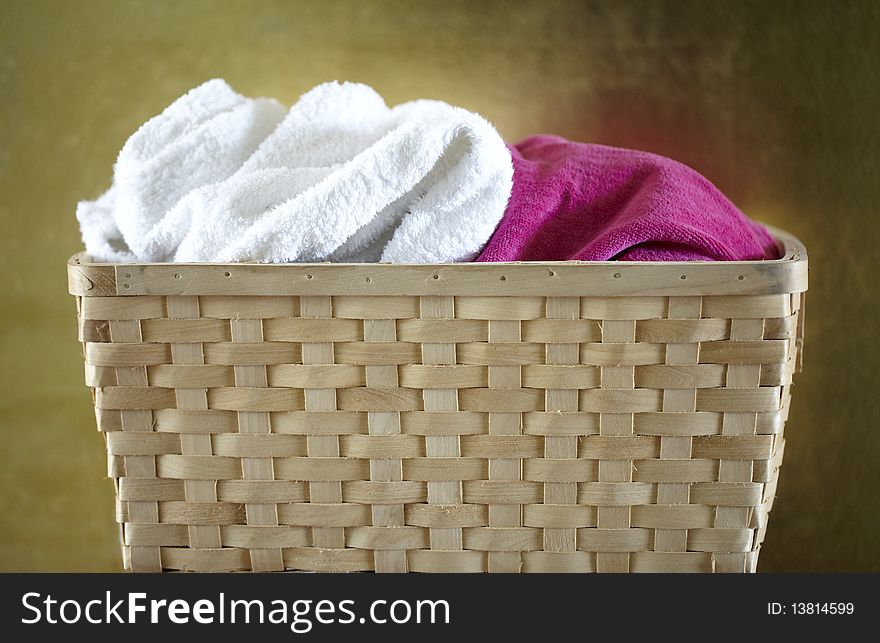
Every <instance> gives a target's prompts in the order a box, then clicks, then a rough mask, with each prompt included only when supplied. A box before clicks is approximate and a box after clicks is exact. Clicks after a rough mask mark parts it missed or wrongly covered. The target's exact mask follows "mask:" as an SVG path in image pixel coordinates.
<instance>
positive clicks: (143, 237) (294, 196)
mask: <svg viewBox="0 0 880 643" xmlns="http://www.w3.org/2000/svg"><path fill="white" fill-rule="evenodd" d="M285 111H286V110H285V109H284V108H283V107H282V106H281V105H280V104H279V103H277V102H276V101H274V100H269V99H262V98H260V99H251V98H246V97H243V96H241V95H239V94H237V93H235V92H234V91H233V90H232V89H230V88H229V86H228V85H227V84H226V83H225V82H223V81H222V80H212V81H208V82H207V83H205V84H203V85H201V86H199V87H197V88H195V89H193V90H192V91H190V92H188V93H187V94H185V95H184V96H182V97H181V98H179V99H178V100H177V101H176V102H175V103H173V104H172V105H171V106H169V107H168V108H167V109H166V110H165V111H164V112H162V113H161V114H160V115H158V116H156V117H154V118H153V119H151V120H150V121H148V122H147V123H145V124H144V125H143V126H142V127H141V128H140V129H139V130H138V131H137V132H136V133H135V134H134V135H133V136H132V137H131V138H130V139H129V140H128V142H127V143H126V144H125V146H124V147H123V149H122V151H121V152H120V154H119V158H118V160H117V162H116V165H115V168H114V177H113V185H112V187H111V188H110V190H108V192H106V193H105V194H104V195H102V196H101V197H100V198H98V199H97V200H95V201H87V202H81V203H80V204H79V206H78V208H77V218H78V220H79V222H80V228H81V231H82V235H83V240H84V242H85V244H86V250H87V252H88V253H89V254H90V255H91V256H92V257H93V259H95V260H97V261H113V262H125V261H190V262H196V261H219V262H228V261H260V262H287V261H354V262H357V261H392V262H409V263H414V262H424V263H433V262H447V261H462V260H468V259H472V258H473V257H474V256H476V254H477V253H478V252H479V251H480V250H481V248H482V247H483V246H484V245H485V242H486V240H487V239H488V238H489V237H490V236H491V234H492V232H493V231H494V229H495V227H496V226H497V224H498V221H499V220H500V219H501V216H502V214H503V213H504V209H505V206H506V204H507V200H508V198H509V196H510V191H511V182H512V173H513V169H512V165H511V158H510V154H509V152H508V150H507V148H506V147H505V145H504V142H503V140H502V139H501V137H500V136H499V135H498V133H497V132H496V131H495V129H494V128H493V127H492V126H491V125H490V124H489V123H488V122H487V121H486V120H484V119H483V118H482V117H480V116H478V115H476V114H473V113H471V112H468V111H466V110H464V109H461V108H457V107H453V106H451V105H448V104H446V103H443V102H439V101H428V100H420V101H413V102H409V103H404V104H401V105H398V106H396V107H393V108H390V109H389V108H388V107H387V106H386V105H385V103H384V101H383V100H382V98H381V97H380V96H379V95H378V94H377V93H376V92H375V91H373V90H372V89H371V88H369V87H367V86H365V85H361V84H356V83H342V84H339V83H325V84H323V85H319V86H318V87H316V88H314V89H313V90H311V91H310V92H308V93H307V94H305V95H304V96H303V97H302V98H300V100H299V101H298V102H297V103H296V104H294V105H293V107H292V108H291V109H290V111H289V112H286V113H285Z"/></svg>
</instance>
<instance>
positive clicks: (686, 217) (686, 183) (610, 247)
mask: <svg viewBox="0 0 880 643" xmlns="http://www.w3.org/2000/svg"><path fill="white" fill-rule="evenodd" d="M509 147H510V153H511V155H512V156H513V168H514V175H513V192H512V194H511V196H510V201H509V203H508V205H507V210H506V211H505V213H504V217H503V218H502V219H501V223H500V224H499V225H498V228H497V229H496V230H495V234H494V235H493V236H492V238H491V239H490V240H489V242H488V244H487V245H486V247H485V248H484V250H483V252H482V253H481V254H480V256H479V257H477V261H561V260H567V259H576V260H581V261H608V260H621V261H731V260H751V259H775V258H777V257H779V255H780V253H779V250H778V248H777V245H776V242H775V241H774V240H773V237H771V236H770V234H769V233H768V232H767V230H765V229H764V228H763V227H762V226H760V225H758V224H757V223H755V222H753V221H751V220H749V219H748V217H746V216H745V215H744V214H743V213H742V212H741V211H740V210H739V209H738V208H737V207H736V206H735V205H734V204H733V203H731V201H730V200H729V199H728V198H727V197H725V196H724V195H723V194H721V192H720V191H719V190H718V188H716V187H715V186H714V185H712V183H710V182H709V181H708V180H707V179H706V178H705V177H703V176H701V175H700V174H699V173H697V172H696V171H694V170H692V169H691V168H689V167H687V166H686V165H683V164H681V163H678V162H676V161H673V160H671V159H668V158H664V157H662V156H657V155H656V154H649V153H648V152H639V151H635V150H625V149H620V148H616V147H607V146H604V145H588V144H585V143H574V142H571V141H567V140H565V139H563V138H560V137H558V136H533V137H531V138H527V139H526V140H524V141H522V142H521V143H518V144H517V145H516V146H509Z"/></svg>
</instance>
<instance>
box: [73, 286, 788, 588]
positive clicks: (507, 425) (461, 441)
mask: <svg viewBox="0 0 880 643" xmlns="http://www.w3.org/2000/svg"><path fill="white" fill-rule="evenodd" d="M801 301H802V296H801V294H800V293H794V294H792V293H784V294H759V295H742V294H729V293H728V294H713V295H693V294H678V295H672V296H660V295H651V296H639V297H630V296H619V297H610V296H609V297H604V296H585V297H576V296H561V295H558V294H548V295H546V296H539V295H532V294H529V295H527V296H510V295H503V296H499V295H497V294H488V295H487V296H483V297H475V296H473V295H471V294H463V295H454V294H449V295H436V294H431V293H426V294H421V295H396V296H389V295H382V296H378V297H373V298H371V297H370V296H364V295H361V294H356V295H352V294H346V293H340V294H330V295H326V294H319V295H312V294H303V295H300V296H296V295H284V296H265V295H261V296H252V295H244V294H242V293H237V294H219V295H167V296H162V295H144V296H128V297H109V298H108V297H100V296H98V297H82V298H81V301H80V304H79V312H80V320H79V331H80V339H81V340H82V341H83V343H84V345H85V355H86V381H87V384H88V385H89V386H90V387H92V388H93V390H94V393H95V404H96V416H97V418H98V427H99V429H100V430H101V431H102V432H103V433H104V435H105V437H106V441H107V450H108V457H109V472H110V475H111V477H113V478H114V479H115V480H116V483H117V484H116V487H117V496H118V498H117V500H118V502H117V518H118V520H119V522H120V524H121V526H122V533H123V557H124V561H125V563H126V566H127V567H129V568H131V569H132V570H134V571H159V570H187V571H241V570H247V571H280V570H308V571H377V572H386V571H387V572H398V571H413V572H434V571H461V572H520V571H521V572H557V571H575V572H589V571H608V572H665V571H693V572H710V571H715V572H750V571H754V570H755V566H756V564H757V555H758V551H759V547H760V544H761V542H762V540H763V536H764V533H765V529H766V526H767V516H768V513H769V511H770V509H771V507H772V502H773V496H774V493H775V488H776V481H777V475H778V468H779V465H780V463H781V460H782V453H783V447H784V442H783V438H782V435H783V434H782V428H783V425H784V421H785V418H786V415H787V410H788V404H789V397H790V395H789V394H790V385H791V381H792V373H793V371H794V369H795V364H796V360H797V353H798V347H799V337H800V334H799V332H800V331H799V330H798V329H799V327H800V324H799V319H798V315H799V312H800V306H801Z"/></svg>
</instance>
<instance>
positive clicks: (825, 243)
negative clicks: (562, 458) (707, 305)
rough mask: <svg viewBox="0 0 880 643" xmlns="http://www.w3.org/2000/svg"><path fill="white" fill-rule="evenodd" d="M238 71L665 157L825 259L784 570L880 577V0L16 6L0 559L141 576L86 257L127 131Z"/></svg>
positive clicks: (0, 185)
mask: <svg viewBox="0 0 880 643" xmlns="http://www.w3.org/2000/svg"><path fill="white" fill-rule="evenodd" d="M217 76H219V77H223V78H225V79H226V80H228V81H229V82H230V83H231V84H232V86H233V87H234V88H235V89H237V90H238V91H240V92H242V93H245V94H250V95H266V96H275V97H277V98H279V99H281V100H283V101H286V102H293V101H294V100H295V99H296V98H297V97H298V96H299V95H300V94H301V93H303V92H304V91H306V90H308V89H309V88H311V87H312V86H313V85H316V84H318V83H320V82H323V81H327V80H332V79H339V80H357V81H361V82H365V83H368V84H370V85H372V86H373V87H375V88H376V89H377V90H378V91H379V92H380V93H381V94H383V95H384V96H385V98H386V101H387V102H388V103H389V104H393V103H397V102H400V101H404V100H409V99H413V98H420V97H425V98H438V99H443V100H446V101H449V102H451V103H454V104H458V105H461V106H464V107H467V108H469V109H472V110H476V111H478V112H480V113H482V114H484V115H485V116H487V117H488V118H489V119H490V120H492V121H493V122H495V123H496V124H497V126H498V128H499V129H500V131H501V132H502V134H503V135H504V136H505V137H506V138H507V139H508V140H513V141H515V140H517V139H519V138H521V137H524V136H526V135H528V134H532V133H538V132H550V133H556V134H560V135H563V136H566V137H570V138H573V139H578V140H583V141H592V142H601V143H607V144H613V145H621V146H628V147H636V148H643V149H647V150H650V151H653V152H658V153H661V154H664V155H667V156H671V157H674V158H676V159H678V160H681V161H684V162H685V163H688V164H689V165H691V166H693V167H695V168H697V169H698V170H699V171H701V172H703V173H704V174H705V175H707V176H708V177H709V178H710V179H711V180H712V181H714V182H715V183H716V184H717V185H718V186H719V187H720V188H721V189H722V190H724V191H725V192H726V193H727V194H728V195H729V196H731V197H732V198H733V200H734V201H735V202H736V203H737V204H739V205H740V206H741V207H742V208H743V209H744V210H745V211H746V212H748V213H750V214H751V215H752V216H754V217H756V218H759V219H763V220H764V221H766V222H768V223H771V224H773V225H776V226H779V227H783V228H786V229H788V230H790V231H791V232H793V233H795V234H796V235H798V236H800V238H801V239H802V240H803V241H804V242H805V243H806V245H807V247H808V249H809V252H810V263H811V275H810V279H811V282H810V292H809V296H808V298H807V304H808V305H807V315H808V316H807V346H806V363H805V367H806V370H805V371H804V373H802V374H801V375H800V377H799V378H797V380H796V385H795V388H794V391H793V394H794V397H793V404H792V412H791V416H790V418H789V423H788V426H787V427H786V434H787V436H788V444H787V448H786V454H785V458H786V461H785V466H784V467H783V470H782V479H781V484H780V486H779V491H778V498H777V501H776V504H775V505H774V509H773V513H772V517H771V520H770V529H769V530H768V534H767V538H766V541H765V544H764V548H763V551H762V554H761V559H760V565H759V569H760V570H762V571H880V554H878V552H880V511H878V509H880V502H878V494H880V475H878V467H877V460H878V454H880V411H878V409H880V406H878V394H877V390H878V385H880V381H878V380H880V377H878V373H880V369H878V356H880V349H878V341H877V337H876V332H877V316H878V315H880V299H878V297H877V281H875V280H876V279H877V274H878V273H877V268H878V266H877V261H876V258H877V255H878V249H880V238H878V237H880V218H878V214H877V210H878V204H880V120H878V115H880V2H875V1H870V0H869V1H865V2H824V1H815V2H809V1H800V2H786V1H782V2H754V1H748V2H705V1H682V0H671V1H606V2H574V1H565V0H550V1H548V0H540V1H534V2H502V1H490V0H484V1H482V2H472V1H466V2H437V1H430V2H415V1H412V0H408V1H406V0H405V1H396V0H387V1H386V0H382V1H362V2H356V1H345V0H338V1H333V0H315V1H309V0H301V1H278V2H265V1H263V2H237V1H221V0H211V1H172V0H158V1H156V0H154V1H118V0H107V1H105V0H89V1H84V0H81V1H56V2H47V1H35V0H28V1H17V0H16V1H10V0H3V2H2V4H0V217H2V227H0V230H2V232H0V248H2V250H3V256H5V257H6V258H7V259H8V260H9V263H8V264H7V267H6V273H5V274H6V281H5V286H4V287H5V296H4V304H3V308H4V311H5V312H4V314H3V315H2V317H0V334H2V340H0V341H2V348H0V350H2V371H0V378H2V381H0V390H2V391H3V397H2V407H0V418H2V423H3V427H2V439H0V445H2V450H3V467H2V468H0V488H2V492H0V493H2V495H0V534H2V537H0V569H2V570H91V571H107V570H118V569H120V568H121V562H120V556H119V550H118V547H117V530H116V526H115V524H114V522H113V487H112V483H111V482H110V481H109V480H108V479H106V478H105V477H104V471H105V466H106V465H105V456H104V451H103V448H104V447H103V444H102V440H101V439H100V437H99V435H98V434H97V433H96V432H95V430H94V418H93V415H92V409H91V402H90V396H89V393H88V390H87V389H86V388H85V386H84V384H83V374H82V371H83V368H82V360H81V357H80V347H79V345H78V344H77V342H76V333H75V315H74V301H73V298H72V297H70V296H68V295H67V291H66V274H65V261H66V259H67V258H68V256H69V255H71V254H72V253H74V252H76V251H78V250H79V249H80V240H79V232H78V229H77V226H76V222H75V219H74V207H75V204H76V201H77V200H79V199H84V198H94V197H95V196H97V195H98V194H99V193H100V192H102V191H103V190H104V189H106V188H107V187H108V185H109V181H110V176H111V168H112V163H113V161H114V158H115V155H116V152H117V151H118V150H119V148H120V147H121V146H122V144H123V143H124V142H125V140H126V138H127V137H128V135H129V134H131V133H132V132H133V131H134V130H135V129H136V128H137V127H138V125H140V123H142V122H143V121H144V120H145V119H147V118H148V117H150V116H152V115H154V114H156V113H158V112H159V111H161V110H162V109H163V108H164V107H165V106H166V105H167V104H168V103H170V102H171V101H172V100H174V99H175V98H176V97H177V96H179V95H180V94H182V93H183V92H185V91H186V90H187V89H189V88H191V87H193V86H195V85H197V84H199V83H201V82H202V81H204V80H206V79H208V78H212V77H217Z"/></svg>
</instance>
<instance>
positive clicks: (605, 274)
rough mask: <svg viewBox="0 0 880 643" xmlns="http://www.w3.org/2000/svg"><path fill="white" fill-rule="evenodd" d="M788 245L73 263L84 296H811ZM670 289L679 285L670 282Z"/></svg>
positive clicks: (78, 259) (71, 271) (80, 258)
mask: <svg viewBox="0 0 880 643" xmlns="http://www.w3.org/2000/svg"><path fill="white" fill-rule="evenodd" d="M766 227H767V229H768V230H769V231H770V232H771V234H772V235H773V236H774V237H775V239H776V240H777V241H778V242H779V244H780V245H781V246H782V247H783V248H784V254H783V256H782V257H781V258H780V259H764V260H756V261H705V262H688V261H658V262H639V261H522V262H498V263H477V262H469V263H442V264H391V263H273V264H268V263H250V262H241V263H102V262H96V261H92V260H91V259H90V258H89V257H88V255H87V254H86V253H85V252H79V253H76V254H74V255H73V256H72V257H70V259H69V260H68V262H67V270H68V290H69V292H70V294H72V295H79V296H133V295H234V294H250V295H276V296H277V295H328V294H348V295H448V294H457V295H492V296H505V295H507V296H524V295H536V296H550V295H554V296H609V295H619V296H622V295H627V296H640V295H713V294H731V291H732V290H733V291H735V293H736V294H742V295H762V294H768V295H769V294H780V293H796V292H805V291H806V290H807V251H806V248H805V247H804V245H803V243H802V242H801V241H800V240H798V239H797V238H796V237H795V236H794V235H791V234H789V233H788V232H785V231H783V230H780V229H777V228H773V227H771V226H766ZM670 284H674V286H671V285H670Z"/></svg>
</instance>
